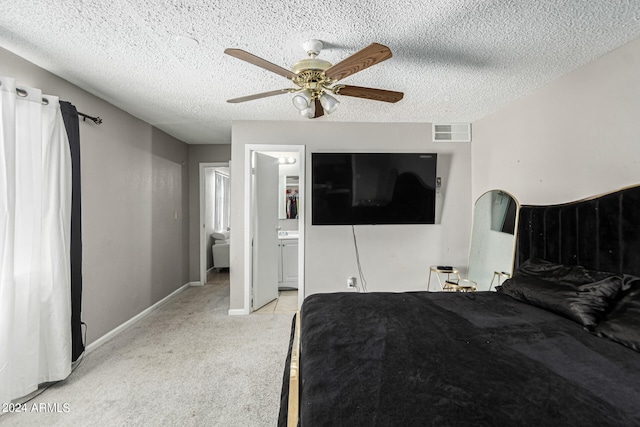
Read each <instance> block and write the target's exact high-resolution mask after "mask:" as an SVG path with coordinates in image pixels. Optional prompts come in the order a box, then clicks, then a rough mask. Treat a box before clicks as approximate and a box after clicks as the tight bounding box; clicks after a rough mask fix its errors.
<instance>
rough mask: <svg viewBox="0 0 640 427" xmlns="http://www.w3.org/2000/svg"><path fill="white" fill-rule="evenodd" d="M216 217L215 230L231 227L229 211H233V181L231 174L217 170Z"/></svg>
mask: <svg viewBox="0 0 640 427" xmlns="http://www.w3.org/2000/svg"><path fill="white" fill-rule="evenodd" d="M214 176H215V182H214V186H215V194H216V196H215V197H216V201H215V209H214V212H215V218H214V221H213V226H214V230H216V231H225V230H227V229H228V228H229V213H230V211H231V197H230V196H231V182H230V180H229V176H228V175H225V174H223V173H220V172H218V171H216V172H215V175H214Z"/></svg>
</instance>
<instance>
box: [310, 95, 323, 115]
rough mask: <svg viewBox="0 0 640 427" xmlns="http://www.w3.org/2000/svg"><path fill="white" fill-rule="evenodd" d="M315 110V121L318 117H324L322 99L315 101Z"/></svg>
mask: <svg viewBox="0 0 640 427" xmlns="http://www.w3.org/2000/svg"><path fill="white" fill-rule="evenodd" d="M315 105H316V106H315V110H316V113H315V114H314V115H313V118H314V119H317V118H318V117H322V116H324V108H322V104H321V103H320V99H318V98H316V99H315Z"/></svg>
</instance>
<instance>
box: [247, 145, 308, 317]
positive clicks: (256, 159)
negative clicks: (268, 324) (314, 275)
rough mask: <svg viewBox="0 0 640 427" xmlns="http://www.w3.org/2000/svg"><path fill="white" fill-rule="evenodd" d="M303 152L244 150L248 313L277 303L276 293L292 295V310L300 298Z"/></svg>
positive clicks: (272, 147) (297, 149)
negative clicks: (293, 302) (245, 157)
mask: <svg viewBox="0 0 640 427" xmlns="http://www.w3.org/2000/svg"><path fill="white" fill-rule="evenodd" d="M304 149H305V147H304V146H298V145H284V146H281V145H278V146H275V145H248V146H246V152H245V154H246V156H247V159H246V162H245V164H246V165H247V167H246V174H245V179H246V180H247V181H246V187H245V188H247V190H248V191H247V194H246V206H248V207H249V209H247V211H246V212H245V215H246V216H245V230H248V231H249V232H247V233H245V245H247V247H248V248H250V250H248V251H245V307H247V308H248V312H253V311H255V310H258V309H259V308H261V307H263V306H264V305H266V304H269V303H271V302H273V301H275V300H277V299H278V297H279V295H281V293H282V291H288V292H290V291H296V293H297V300H298V306H299V304H300V301H302V299H303V298H304V161H305V154H304V153H305V151H304ZM294 165H295V166H294ZM287 177H289V179H287ZM294 177H295V178H294ZM294 187H295V191H294Z"/></svg>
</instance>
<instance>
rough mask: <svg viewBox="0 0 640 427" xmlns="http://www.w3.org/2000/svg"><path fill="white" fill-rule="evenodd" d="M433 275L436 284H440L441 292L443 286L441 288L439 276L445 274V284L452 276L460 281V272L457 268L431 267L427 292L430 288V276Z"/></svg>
mask: <svg viewBox="0 0 640 427" xmlns="http://www.w3.org/2000/svg"><path fill="white" fill-rule="evenodd" d="M434 273H435V275H436V278H437V279H438V283H439V284H440V290H441V291H444V289H445V286H443V284H442V279H441V278H440V275H445V274H446V276H447V277H446V279H445V283H446V282H447V281H448V280H450V279H451V275H452V274H454V275H456V276H457V277H458V280H460V272H459V271H458V269H457V268H455V267H451V266H448V265H432V266H431V267H429V279H428V280H427V292H428V291H429V288H430V287H431V275H432V274H434Z"/></svg>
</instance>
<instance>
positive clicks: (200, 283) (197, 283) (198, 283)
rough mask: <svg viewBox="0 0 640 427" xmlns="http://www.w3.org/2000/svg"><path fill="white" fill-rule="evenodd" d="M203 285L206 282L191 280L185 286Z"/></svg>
mask: <svg viewBox="0 0 640 427" xmlns="http://www.w3.org/2000/svg"><path fill="white" fill-rule="evenodd" d="M203 285H204V283H202V282H189V283H187V284H186V285H185V286H203Z"/></svg>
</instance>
